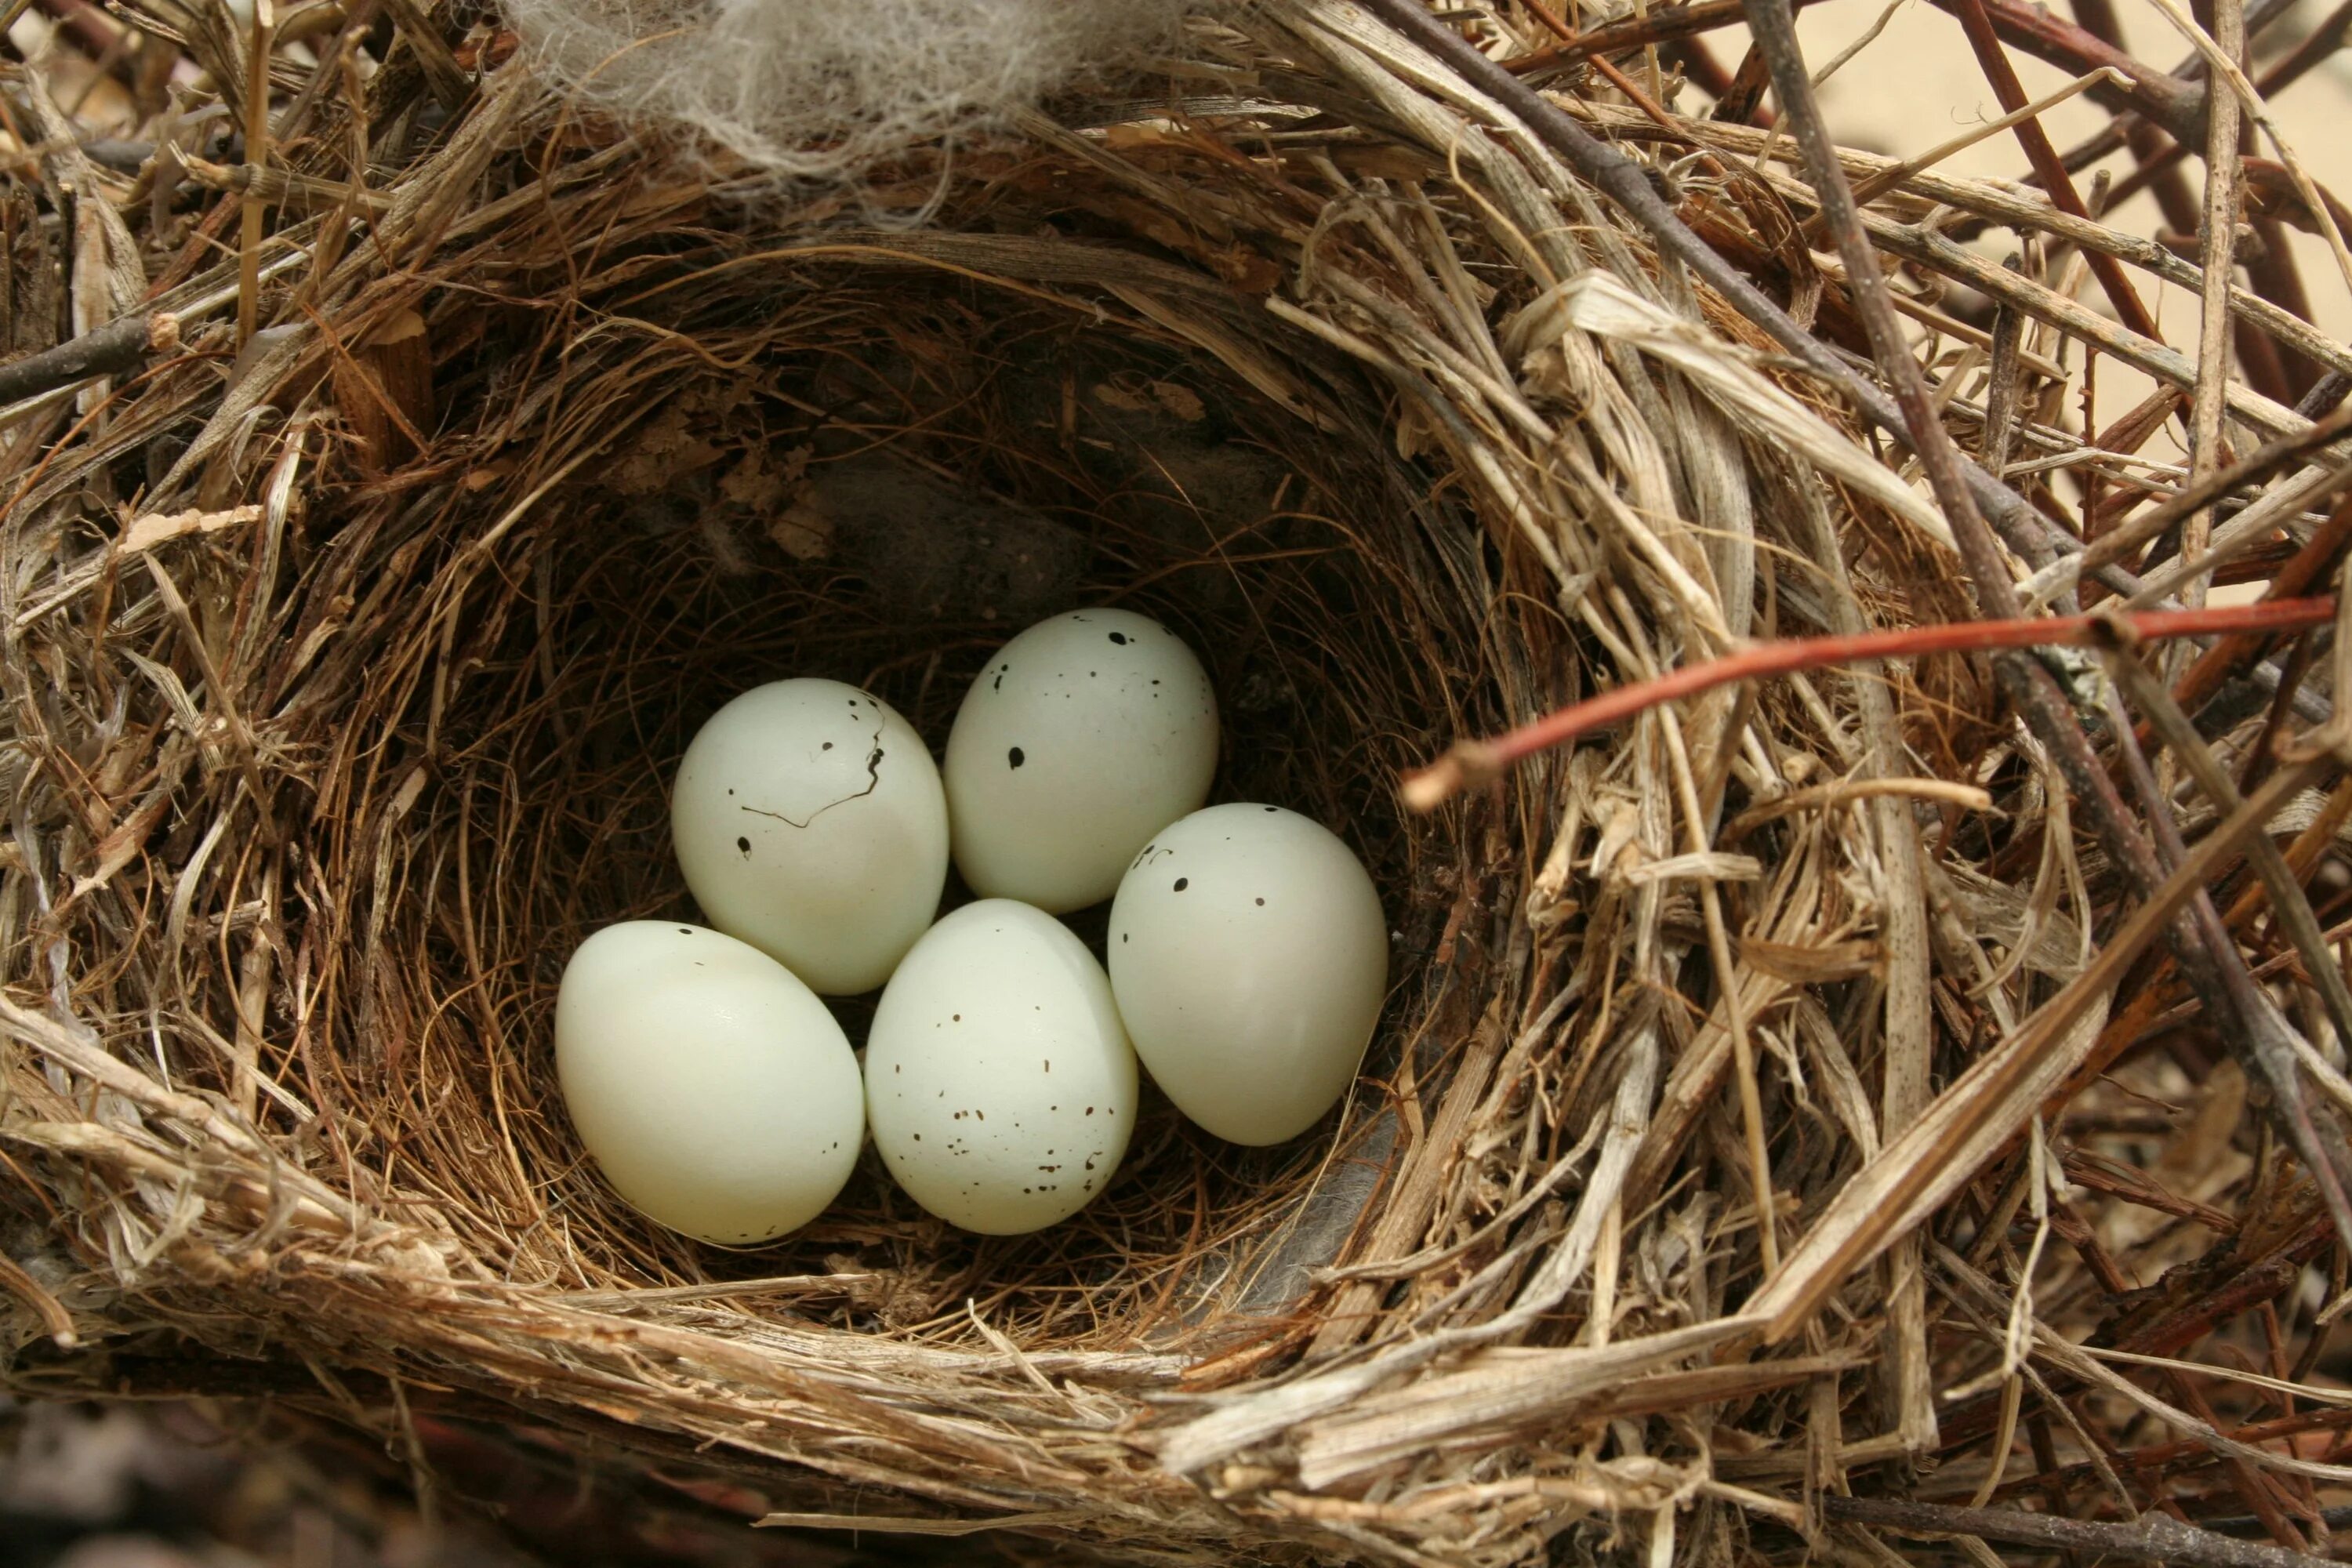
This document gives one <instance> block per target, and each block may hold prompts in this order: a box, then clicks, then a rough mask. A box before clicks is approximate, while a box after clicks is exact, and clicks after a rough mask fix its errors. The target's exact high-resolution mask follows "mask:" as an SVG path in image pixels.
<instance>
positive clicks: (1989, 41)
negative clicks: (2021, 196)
mask: <svg viewBox="0 0 2352 1568" xmlns="http://www.w3.org/2000/svg"><path fill="white" fill-rule="evenodd" d="M1954 15H1956V16H1958V18H1959V23H1960V30H1961V31H1962V32H1964V33H1966V34H1967V35H1968V37H1969V47H1970V48H1972V49H1974V50H1975V51H1976V57H1977V64H1978V65H1979V67H1981V68H1983V70H1984V74H1985V80H1986V81H1987V82H1988V83H1990V85H1991V87H1992V90H1993V94H1994V96H1995V97H1997V98H1998V99H2000V109H2001V112H2002V113H2004V114H2014V113H2016V112H2017V111H2018V110H2021V109H2023V108H2024V107H2025V105H2026V103H2027V101H2028V100H2027V98H2026V96H2025V86H2024V84H2023V83H2022V82H2021V81H2019V80H2018V79H2017V68H2016V67H2014V66H2012V65H2011V64H2010V60H2009V54H2008V51H2007V50H2005V49H2003V48H2002V47H2001V43H2000V37H1999V35H1998V34H1996V33H1995V32H1994V30H1993V25H1992V17H1991V16H1990V15H1988V14H1987V12H1986V10H1985V0H1958V4H1957V5H1956V6H1955V7H1954ZM2014 129H2015V132H2016V136H2017V142H2018V145H2019V146H2021V147H2022V148H2023V149H2024V150H2025V156H2026V159H2027V161H2028V162H2029V163H2032V165H2033V173H2034V174H2035V176H2036V177H2037V178H2039V179H2040V180H2041V182H2042V190H2043V191H2044V192H2045V193H2046V194H2047V195H2049V197H2050V202H2051V205H2053V206H2055V207H2056V208H2057V209H2058V210H2059V211H2061V212H2063V213H2066V214H2068V215H2069V216H2074V217H2079V218H2084V219H2087V218H2089V217H2090V216H2091V210H2090V208H2088V207H2087V206H2085V205H2084V204H2083V197H2082V195H2081V193H2080V192H2078V191H2076V190H2075V189H2074V181H2073V180H2072V179H2071V178H2069V177H2068V175H2067V174H2066V165H2065V164H2064V163H2061V162H2059V159H2058V149H2057V148H2056V147H2054V146H2053V145H2051V142H2050V137H2049V134H2048V133H2047V132H2044V131H2043V130H2042V121H2039V120H2035V119H2027V120H2021V121H2018V122H2017V125H2016V127H2015V128H2014ZM2083 258H2084V260H2085V261H2088V262H2089V263H2090V264H2091V271H2092V273H2093V275H2094V276H2095V277H2096V278H2097V279H2098V280H2099V287H2100V289H2102V290H2104V291H2105V294H2106V296H2107V302H2108V303H2109V304H2111V305H2113V306H2114V307H2115V308H2116V315H2117V316H2119V317H2121V318H2122V319H2123V322H2124V324H2125V325H2126V326H2127V327H2129V328H2130V329H2131V330H2132V331H2135V332H2137V333H2138V334H2139V335H2140V336H2141V337H2144V338H2147V339H2151V340H2153V341H2154V342H2163V341H2164V333H2163V331H2161V330H2159V329H2158V326H2157V324H2156V318H2155V317H2154V316H2153V315H2150V314H2149V313H2148V309H2147V304H2146V303H2145V302H2143V301H2142V300H2141V299H2140V297H2139V292H2138V290H2137V289H2134V288H2133V287H2132V284H2131V279H2129V278H2128V277H2126V276H2125V274H2124V269H2123V264H2122V263H2121V262H2119V261H2117V260H2116V258H2114V257H2112V256H2104V255H2101V254H2099V253H2098V252H2096V251H2090V250H2086V251H2084V252H2083Z"/></svg>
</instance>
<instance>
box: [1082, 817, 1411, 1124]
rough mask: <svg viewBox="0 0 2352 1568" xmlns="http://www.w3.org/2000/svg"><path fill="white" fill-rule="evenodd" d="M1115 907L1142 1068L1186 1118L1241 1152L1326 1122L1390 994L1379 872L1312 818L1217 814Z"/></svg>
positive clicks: (1179, 829) (1162, 836) (1115, 971)
mask: <svg viewBox="0 0 2352 1568" xmlns="http://www.w3.org/2000/svg"><path fill="white" fill-rule="evenodd" d="M1152 842H1153V846H1154V853H1153V854H1152V855H1151V856H1150V865H1149V866H1145V865H1141V864H1139V865H1137V866H1136V867H1135V868H1134V869H1132V870H1131V871H1129V874H1128V875H1127V877H1126V879H1124V880H1123V881H1121V883H1120V884H1119V889H1118V899H1117V900H1116V901H1115V902H1114V903H1113V904H1112V905H1111V928H1112V929H1113V930H1115V931H1118V933H1119V939H1118V942H1115V943H1113V944H1112V946H1111V949H1110V979H1111V989H1112V992H1113V994H1114V995H1115V997H1116V998H1117V1000H1118V1009H1119V1016H1120V1018H1121V1019H1122V1021H1123V1022H1124V1023H1125V1025H1126V1027H1127V1031H1128V1034H1129V1037H1130V1039H1131V1040H1132V1041H1133V1043H1134V1046H1135V1051H1136V1055H1137V1057H1138V1058H1139V1059H1140V1060H1141V1062H1142V1063H1143V1067H1144V1069H1145V1070H1146V1071H1148V1072H1149V1073H1150V1075H1151V1079H1152V1081H1153V1082H1154V1083H1157V1084H1158V1085H1159V1086H1160V1089H1163V1090H1165V1091H1166V1093H1167V1095H1168V1098H1169V1099H1170V1100H1172V1101H1174V1102H1175V1105H1176V1108H1177V1109H1178V1110H1181V1111H1182V1112H1183V1113H1184V1114H1185V1115H1186V1116H1188V1117H1190V1118H1192V1121H1195V1122H1197V1123H1199V1124H1200V1125H1201V1126H1202V1127H1203V1128H1205V1129H1207V1130H1208V1131H1211V1132H1213V1133H1214V1134H1216V1135H1217V1136H1218V1137H1220V1138H1223V1139H1227V1140H1229V1141H1231V1142H1235V1143H1250V1144H1263V1143H1279V1142H1284V1141H1285V1140H1286V1139H1290V1138H1295V1137H1297V1135H1298V1134H1299V1133H1301V1132H1304V1131H1307V1129H1308V1128H1309V1127H1311V1126H1313V1125H1314V1124H1315V1123H1316V1121H1318V1120H1319V1119H1320V1118H1321V1117H1322V1116H1323V1115H1324V1113H1325V1112H1327V1111H1328V1110H1330V1109H1331V1107H1332V1105H1333V1104H1334V1103H1336V1102H1337V1101H1338V1100H1339V1097H1340V1096H1341V1095H1343V1094H1345V1093H1346V1092H1347V1090H1348V1086H1349V1084H1350V1083H1352V1082H1353V1081H1354V1080H1355V1077H1356V1068H1357V1065H1358V1064H1359V1062H1360V1061H1361V1059H1362V1058H1363V1054H1364V1047H1366V1046H1367V1045H1368V1044H1369V1043H1370V1040H1371V1035H1372V1028H1373V1026H1374V1025H1375V1024H1377V1023H1378V1022H1379V1020H1380V1013H1381V1003H1382V1001H1383V1000H1384V999H1385V997H1386V994H1387V990H1388V954H1389V943H1388V924H1387V921H1386V920H1385V919H1384V918H1383V917H1382V915H1381V900H1380V894H1379V892H1378V890H1377V889H1374V888H1373V886H1372V879H1371V877H1370V874H1369V873H1368V872H1366V871H1365V869H1364V867H1363V864H1362V862H1361V861H1360V860H1358V859H1357V858H1356V856H1355V853H1354V851H1352V850H1350V849H1349V847H1348V846H1347V845H1346V844H1344V843H1343V842H1341V841H1340V840H1339V837H1337V836H1335V835H1333V834H1332V833H1330V832H1329V831H1328V830H1327V829H1325V828H1324V827H1323V826H1321V825H1320V824H1318V823H1316V822H1314V821H1312V820H1310V819H1308V818H1307V817H1304V816H1299V815H1298V814H1297V813H1296V812H1290V811H1284V810H1281V809H1279V808H1278V807H1274V806H1266V805H1213V806H1211V807H1209V808H1208V809H1207V810H1205V811H1197V812H1194V813H1193V814H1192V816H1187V817H1185V818H1184V819H1183V820H1182V821H1181V822H1178V823H1175V824H1173V825H1171V826H1168V827H1166V828H1164V829H1162V830H1160V832H1158V833H1157V834H1155V835H1154V836H1153V839H1152Z"/></svg>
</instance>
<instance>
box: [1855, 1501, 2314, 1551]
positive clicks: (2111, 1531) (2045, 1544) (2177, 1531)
mask: <svg viewBox="0 0 2352 1568" xmlns="http://www.w3.org/2000/svg"><path fill="white" fill-rule="evenodd" d="M1821 1509H1822V1514H1823V1515H1824V1516H1825V1517H1827V1518H1829V1519H1833V1520H1837V1521H1840V1522H1843V1523H1847V1524H1870V1525H1876V1526H1878V1527H1879V1528H1881V1529H1884V1530H1894V1531H1901V1532H1902V1533H1904V1534H1906V1535H1974V1536H1979V1537H1981V1538H1983V1539H1986V1540H1990V1541H2008V1542H2015V1543H2016V1544H2018V1545H2020V1546H2039V1547H2042V1548H2043V1549H2044V1550H2047V1551H2058V1552H2087V1553H2090V1554H2092V1555H2094V1556H2096V1555H2098V1554H2101V1553H2105V1554H2107V1555H2111V1556H2116V1557H2130V1558H2135V1559H2137V1560H2138V1561H2140V1562H2143V1563H2187V1564H2189V1565H2191V1568H2323V1565H2324V1564H2325V1563H2326V1561H2327V1560H2326V1558H2322V1557H2310V1556H2306V1555H2305V1554H2304V1553H2303V1552H2289V1551H2288V1550H2286V1549H2285V1548H2284V1547H2283V1546H2273V1545H2271V1544H2270V1543H2269V1542H2256V1541H2240V1540H2238V1539H2236V1538H2235V1537H2232V1536H2227V1535H2216V1534H2214V1533H2213V1532H2212V1531H2210V1530H2199V1529H2198V1528H2196V1527H2195V1526H2194V1525H2188V1524H2183V1523H2181V1522H2180V1521H2179V1520H2177V1519H2174V1518H2173V1517H2172V1516H2171V1515H2170V1514H2168V1513H2162V1512H2159V1511H2157V1510H2149V1511H2148V1512H2147V1513H2144V1514H2142V1515H2140V1516H2139V1519H2138V1520H2137V1522H2135V1523H2131V1524H2092V1523H2088V1522H2086V1521H2082V1520H2075V1519H2055V1518H2052V1517H2051V1516H2049V1515H2046V1514H2038V1513H2021V1512H2020V1511H2018V1510H2015V1509H2006V1508H1952V1507H1948V1506H1947V1505H1946V1504H1943V1503H1934V1502H1891V1501H1888V1500H1885V1499H1882V1498H1851V1497H1839V1496H1837V1495H1836V1494H1835V1493H1831V1492H1825V1493H1823V1494H1822V1497H1821Z"/></svg>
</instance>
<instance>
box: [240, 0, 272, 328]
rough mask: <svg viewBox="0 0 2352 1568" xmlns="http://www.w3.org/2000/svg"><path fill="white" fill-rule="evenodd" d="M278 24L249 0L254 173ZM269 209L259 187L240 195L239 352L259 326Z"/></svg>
mask: <svg viewBox="0 0 2352 1568" xmlns="http://www.w3.org/2000/svg"><path fill="white" fill-rule="evenodd" d="M276 25H277V16H276V13H275V12H274V11H273V10H272V9H271V6H270V0H253V20H252V24H251V31H250V32H249V34H248V35H247V51H248V52H247V56H246V62H247V63H246V73H245V161H246V163H247V164H249V165H251V166H252V167H253V168H256V169H265V168H267V167H268V163H269V36H270V33H271V31H272V29H273V28H274V27H275V26H276ZM267 218H268V205H267V203H266V202H265V200H264V198H263V196H262V194H261V190H260V187H259V184H258V183H256V184H252V185H249V186H248V187H247V190H246V193H245V200H244V210H243V212H242V213H241V214H240V223H241V229H240V232H239V237H238V241H237V296H236V341H237V346H238V347H240V348H242V347H243V346H244V345H245V343H246V342H247V340H248V339H250V338H251V337H252V336H253V333H254V330H255V329H256V328H257V326H259V325H260V316H261V240H262V235H263V228H264V224H265V221H266V219H267Z"/></svg>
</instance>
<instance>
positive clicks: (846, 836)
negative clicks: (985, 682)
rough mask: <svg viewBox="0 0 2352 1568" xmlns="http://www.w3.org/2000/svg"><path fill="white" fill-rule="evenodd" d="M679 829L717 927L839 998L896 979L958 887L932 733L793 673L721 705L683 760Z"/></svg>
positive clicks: (691, 884)
mask: <svg viewBox="0 0 2352 1568" xmlns="http://www.w3.org/2000/svg"><path fill="white" fill-rule="evenodd" d="M670 834H671V837H672V838H673V839H674V840H675V841H676V843H677V863H678V866H679V868H681V869H683V870H684V871H685V872H686V885H687V886H688V888H691V889H693V890H694V897H695V900H696V902H698V903H699V904H700V905H701V906H702V909H703V912H704V913H705V914H706V915H708V916H709V919H710V923H711V924H713V925H715V926H717V927H718V928H719V930H721V931H725V932H727V933H728V934H729V935H730V936H736V937H740V938H741V939H742V940H743V941H745V942H750V943H751V945H752V946H754V947H756V948H759V949H760V950H761V952H765V953H767V954H768V955H769V956H770V957H771V958H773V959H775V960H776V961H777V962H778V963H782V964H783V965H784V966H785V967H786V968H788V969H790V970H791V971H792V972H793V973H795V974H797V975H799V976H800V977H801V978H802V979H803V980H804V981H806V982H808V984H810V985H811V986H813V987H814V988H815V989H816V990H817V991H819V992H821V993H823V994H825V995H829V996H844V995H849V994H854V993H856V992H859V991H871V990H872V989H874V987H876V986H877V985H879V984H882V982H884V981H885V980H887V979H888V978H889V977H890V971H891V969H892V968H893V967H895V966H896V965H897V963H898V960H899V959H900V958H901V957H902V956H904V955H905V953H906V951H907V949H908V948H909V947H911V946H913V945H914V942H915V939H916V938H917V937H919V936H920V935H922V934H923V929H924V928H925V927H926V926H928V925H929V924H930V923H931V917H932V916H933V915H934V914H936V913H937V912H938V911H939V907H940V888H941V886H942V885H944V883H945V882H946V880H947V866H948V815H947V798H946V795H944V794H943V793H942V791H941V789H940V774H939V769H938V768H937V767H936V766H934V765H933V764H932V762H931V754H930V752H929V750H928V749H926V748H925V746H924V745H923V742H922V737H920V736H919V735H918V734H916V733H915V731H913V729H912V728H910V727H909V726H908V723H907V721H905V720H904V719H901V718H900V717H898V713H897V712H896V711H894V710H892V709H891V708H890V707H889V706H888V705H887V704H886V703H884V702H883V701H881V700H879V699H878V698H876V697H873V696H870V695H868V694H867V693H866V692H863V691H860V690H859V689H857V688H856V687H854V686H844V685H843V684H841V683H840V682H839V681H837V680H811V679H803V680H779V681H776V682H774V683H773V684H772V685H768V686H762V687H759V688H756V689H753V690H751V691H747V692H745V693H743V695H742V696H740V697H738V698H736V699H735V700H733V701H732V702H730V703H729V704H727V706H726V707H724V708H721V709H720V710H719V711H718V712H716V713H714V714H712V715H711V717H710V721H709V722H708V723H706V724H704V725H703V727H702V729H701V731H700V732H698V734H697V735H696V736H695V737H694V743H693V744H692V745H690V746H688V748H687V749H686V758H685V760H684V761H683V762H681V763H679V764H678V769H677V791H676V793H675V794H674V795H672V797H671V800H670Z"/></svg>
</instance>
